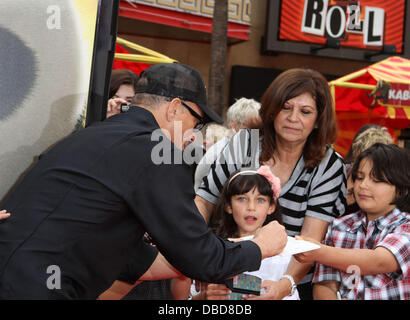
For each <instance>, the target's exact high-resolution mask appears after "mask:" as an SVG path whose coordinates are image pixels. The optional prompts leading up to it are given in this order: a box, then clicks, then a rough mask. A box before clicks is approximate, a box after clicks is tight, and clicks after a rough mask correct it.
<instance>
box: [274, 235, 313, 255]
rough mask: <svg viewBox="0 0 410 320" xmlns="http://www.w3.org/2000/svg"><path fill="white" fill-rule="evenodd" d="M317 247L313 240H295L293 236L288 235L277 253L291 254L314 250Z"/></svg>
mask: <svg viewBox="0 0 410 320" xmlns="http://www.w3.org/2000/svg"><path fill="white" fill-rule="evenodd" d="M319 248H320V246H319V245H318V244H315V243H313V242H310V241H305V240H296V239H295V238H293V237H289V236H288V242H287V243H286V246H285V248H284V249H283V251H282V252H281V253H280V254H279V255H281V256H291V255H294V254H297V253H302V252H306V251H311V250H316V249H319Z"/></svg>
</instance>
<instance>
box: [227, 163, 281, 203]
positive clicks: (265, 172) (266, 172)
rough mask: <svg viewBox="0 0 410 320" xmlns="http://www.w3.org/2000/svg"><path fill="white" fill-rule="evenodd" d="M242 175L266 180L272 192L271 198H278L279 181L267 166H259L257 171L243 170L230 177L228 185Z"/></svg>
mask: <svg viewBox="0 0 410 320" xmlns="http://www.w3.org/2000/svg"><path fill="white" fill-rule="evenodd" d="M242 174H260V175H261V176H263V177H265V178H266V180H268V181H269V183H270V185H271V187H272V191H273V196H274V197H275V199H277V198H278V197H279V194H280V190H281V188H280V179H279V178H278V177H277V176H275V175H274V174H273V173H272V171H271V169H270V168H269V167H268V166H261V167H260V168H259V169H258V170H256V171H255V170H244V171H239V172H238V173H236V174H235V175H233V176H232V178H231V179H229V182H228V185H229V184H230V183H231V181H232V180H233V179H235V178H236V177H237V176H239V175H242Z"/></svg>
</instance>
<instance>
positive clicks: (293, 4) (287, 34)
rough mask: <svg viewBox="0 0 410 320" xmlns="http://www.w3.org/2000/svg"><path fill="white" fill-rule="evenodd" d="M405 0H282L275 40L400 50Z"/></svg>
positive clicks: (399, 51) (398, 51)
mask: <svg viewBox="0 0 410 320" xmlns="http://www.w3.org/2000/svg"><path fill="white" fill-rule="evenodd" d="M404 12H405V0H394V1H386V0H360V1H350V0H282V2H281V15H280V31H279V39H281V40H292V41H299V42H308V43H319V44H324V43H325V42H326V39H328V38H334V39H339V40H340V45H341V46H342V47H354V48H361V49H369V50H375V49H378V48H380V47H381V46H383V45H394V46H395V47H396V52H397V53H401V52H402V50H403V29H404Z"/></svg>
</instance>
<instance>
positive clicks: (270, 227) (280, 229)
mask: <svg viewBox="0 0 410 320" xmlns="http://www.w3.org/2000/svg"><path fill="white" fill-rule="evenodd" d="M251 241H253V242H255V243H256V244H257V245H258V246H259V248H260V250H261V252H262V259H265V258H269V257H272V256H275V255H277V254H279V253H281V252H282V250H283V248H285V246H286V242H287V241H288V238H287V235H286V232H285V227H284V226H282V225H281V224H279V223H278V222H277V221H272V222H270V223H268V224H267V225H265V226H263V227H262V228H261V229H260V230H259V232H258V233H257V234H256V236H255V238H253V239H252V240H251Z"/></svg>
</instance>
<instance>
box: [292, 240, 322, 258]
mask: <svg viewBox="0 0 410 320" xmlns="http://www.w3.org/2000/svg"><path fill="white" fill-rule="evenodd" d="M295 239H296V240H305V241H310V242H313V243H314V244H317V245H319V246H320V248H319V249H316V250H310V251H305V252H302V253H298V254H295V255H293V257H294V258H295V259H296V260H297V261H298V262H300V263H312V262H315V261H316V260H317V259H318V257H319V255H320V253H321V249H322V246H323V245H322V244H321V243H320V242H319V241H317V240H315V239H312V238H309V237H302V236H295Z"/></svg>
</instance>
